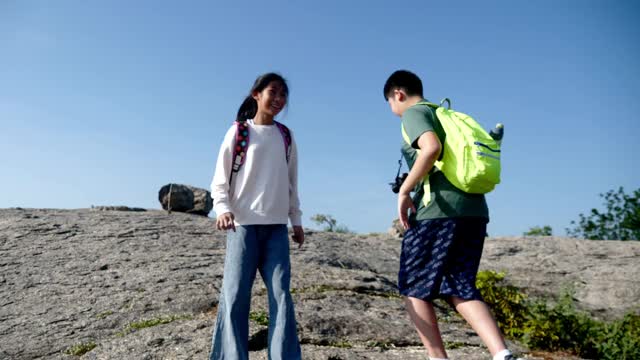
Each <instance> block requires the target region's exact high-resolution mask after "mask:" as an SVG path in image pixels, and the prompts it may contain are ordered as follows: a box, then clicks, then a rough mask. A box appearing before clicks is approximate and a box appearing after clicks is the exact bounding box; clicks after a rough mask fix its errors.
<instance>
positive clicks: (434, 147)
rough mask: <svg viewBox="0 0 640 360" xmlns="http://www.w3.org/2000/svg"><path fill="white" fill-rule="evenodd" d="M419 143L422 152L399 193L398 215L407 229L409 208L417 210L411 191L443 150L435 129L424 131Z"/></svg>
mask: <svg viewBox="0 0 640 360" xmlns="http://www.w3.org/2000/svg"><path fill="white" fill-rule="evenodd" d="M417 144H418V148H419V149H420V153H419V154H418V156H417V157H416V161H415V162H414V163H413V167H411V171H409V175H408V176H407V178H406V179H405V180H404V183H403V184H402V186H401V187H400V192H399V193H398V215H399V217H400V223H401V224H402V226H404V228H405V229H408V228H409V220H408V215H407V212H408V211H409V209H411V210H412V211H413V212H415V211H416V208H415V206H414V205H413V200H412V199H411V196H410V193H411V191H412V190H413V189H414V188H415V187H416V185H417V184H418V182H420V180H421V179H422V178H424V177H425V175H427V174H428V173H429V171H431V168H432V167H433V164H434V163H435V162H436V160H437V159H438V156H440V151H441V150H442V145H441V144H440V140H439V139H438V136H437V135H436V133H435V132H433V131H427V132H424V133H422V135H420V137H419V138H418V140H417Z"/></svg>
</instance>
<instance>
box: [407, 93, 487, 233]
mask: <svg viewBox="0 0 640 360" xmlns="http://www.w3.org/2000/svg"><path fill="white" fill-rule="evenodd" d="M402 125H403V126H404V129H405V131H406V133H407V135H408V136H409V139H410V140H411V146H409V144H407V143H406V142H405V141H404V140H403V141H402V154H403V155H404V158H405V159H406V161H407V164H409V168H411V167H413V163H414V161H415V159H416V157H417V156H418V154H417V152H416V150H415V149H416V148H418V138H419V137H420V136H421V135H422V134H424V133H425V132H427V131H433V132H435V133H436V135H437V136H438V139H439V140H440V143H441V144H444V140H445V137H446V134H445V132H444V130H443V129H442V125H440V120H438V118H437V117H436V115H435V114H434V112H433V110H432V109H431V108H429V107H428V106H426V105H415V106H412V107H410V108H409V109H407V110H406V111H405V112H404V114H402ZM429 186H430V187H431V201H430V202H429V204H428V205H426V206H425V205H424V202H423V201H422V198H423V195H424V189H423V187H422V183H420V184H418V186H417V187H416V192H415V195H414V196H413V203H414V205H415V206H416V209H417V213H416V215H415V218H414V219H415V220H428V219H439V218H454V217H483V218H486V219H487V220H488V219H489V209H488V208H487V202H486V200H485V197H484V195H483V194H468V193H465V192H464V191H462V190H460V189H458V188H456V187H455V186H453V184H451V183H450V182H449V180H447V178H446V177H445V176H444V173H442V171H440V170H438V169H437V168H436V167H435V166H434V167H433V169H432V170H431V173H430V175H429ZM412 218H413V216H412Z"/></svg>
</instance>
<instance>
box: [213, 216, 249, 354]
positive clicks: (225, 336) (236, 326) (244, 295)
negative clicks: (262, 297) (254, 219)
mask: <svg viewBox="0 0 640 360" xmlns="http://www.w3.org/2000/svg"><path fill="white" fill-rule="evenodd" d="M257 250H258V244H257V238H256V232H255V228H254V226H237V227H236V231H235V232H234V231H232V230H229V231H228V232H227V248H226V254H225V260H224V276H223V279H222V291H221V293H220V301H219V302H218V317H217V320H216V326H215V330H214V333H213V339H212V345H211V356H210V359H211V360H221V359H240V360H248V359H249V349H248V343H249V307H250V305H251V286H252V285H253V280H254V279H255V277H256V269H257V267H258V251H257Z"/></svg>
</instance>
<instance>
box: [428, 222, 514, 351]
mask: <svg viewBox="0 0 640 360" xmlns="http://www.w3.org/2000/svg"><path fill="white" fill-rule="evenodd" d="M486 230H487V223H486V220H484V219H481V218H466V219H456V228H455V231H454V234H455V235H454V240H453V245H452V248H451V256H450V259H449V263H448V267H447V275H446V276H445V281H443V284H442V285H441V293H444V294H451V296H450V302H451V304H452V305H453V306H454V307H455V308H456V310H457V311H458V312H459V313H460V314H461V315H462V317H464V319H465V320H466V321H467V322H468V323H469V325H471V327H472V328H473V330H475V331H476V333H477V334H478V335H479V336H480V338H481V339H482V341H483V342H484V343H485V345H486V346H487V348H488V349H489V352H490V353H491V355H492V356H493V355H495V354H496V353H498V352H500V351H501V350H504V349H506V346H505V343H504V339H503V337H502V334H501V333H500V329H499V328H498V324H497V323H496V321H495V320H494V318H493V316H492V315H491V311H490V310H489V307H488V306H487V304H485V303H484V302H483V301H482V300H481V299H482V297H481V295H480V292H479V291H478V289H477V288H476V285H475V284H476V275H477V274H478V268H479V266H480V258H481V257H482V249H483V247H484V238H485V235H486Z"/></svg>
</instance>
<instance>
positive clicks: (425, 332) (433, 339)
mask: <svg viewBox="0 0 640 360" xmlns="http://www.w3.org/2000/svg"><path fill="white" fill-rule="evenodd" d="M405 305H406V307H407V311H408V312H409V317H411V321H412V322H413V325H414V326H415V327H416V330H417V331H418V335H419V336H420V340H422V344H424V347H425V348H426V349H427V352H428V353H429V357H432V358H442V359H446V358H447V352H446V351H445V349H444V344H443V343H442V336H441V335H440V329H439V328H438V319H437V318H436V312H435V310H434V308H433V304H432V303H431V302H428V301H424V300H421V299H417V298H413V297H405Z"/></svg>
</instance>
